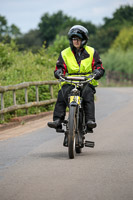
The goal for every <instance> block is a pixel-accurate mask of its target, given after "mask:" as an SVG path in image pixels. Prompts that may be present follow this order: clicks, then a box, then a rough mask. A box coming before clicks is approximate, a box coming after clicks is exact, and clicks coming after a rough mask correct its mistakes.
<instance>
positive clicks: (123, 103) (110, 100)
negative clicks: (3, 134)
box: [0, 88, 133, 200]
mask: <svg viewBox="0 0 133 200" xmlns="http://www.w3.org/2000/svg"><path fill="white" fill-rule="evenodd" d="M96 118H97V124H98V126H97V128H96V129H95V131H94V133H93V134H87V136H86V139H87V140H92V141H95V148H94V149H91V148H87V147H86V148H84V149H83V152H82V153H81V154H80V155H76V157H75V159H69V158H68V154H67V148H65V147H63V145H62V143H63V137H64V136H63V134H61V133H56V132H55V130H53V129H50V128H48V127H47V126H44V127H41V128H39V127H40V126H38V129H36V130H34V131H32V132H28V133H27V134H21V135H20V136H17V137H13V138H8V139H6V140H1V141H0V200H57V199H58V200H133V88H97V101H96ZM33 123H35V122H33ZM29 128H30V127H29Z"/></svg>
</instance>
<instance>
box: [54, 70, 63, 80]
mask: <svg viewBox="0 0 133 200" xmlns="http://www.w3.org/2000/svg"><path fill="white" fill-rule="evenodd" d="M61 74H62V69H58V70H57V71H55V73H54V76H55V78H57V79H59V78H60V75H61Z"/></svg>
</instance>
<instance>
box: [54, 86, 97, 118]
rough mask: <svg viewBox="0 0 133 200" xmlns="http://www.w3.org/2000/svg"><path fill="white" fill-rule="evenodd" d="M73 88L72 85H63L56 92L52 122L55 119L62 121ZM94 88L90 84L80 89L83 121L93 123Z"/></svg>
mask: <svg viewBox="0 0 133 200" xmlns="http://www.w3.org/2000/svg"><path fill="white" fill-rule="evenodd" d="M73 88H74V86H73V85H70V84H65V85H63V87H62V89H61V90H59V92H58V98H57V102H56V104H55V109H54V114H53V121H55V120H56V119H59V118H60V119H61V120H64V118H65V115H66V107H67V106H68V96H69V94H70V92H71V90H72V89H73ZM95 92H96V91H95V88H94V87H93V86H92V85H91V84H88V83H87V84H86V85H84V87H83V88H82V89H81V96H82V98H83V108H84V111H85V121H86V122H87V121H88V120H93V121H95V104H94V93H95Z"/></svg>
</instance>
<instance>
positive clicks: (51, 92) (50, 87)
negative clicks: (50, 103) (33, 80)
mask: <svg viewBox="0 0 133 200" xmlns="http://www.w3.org/2000/svg"><path fill="white" fill-rule="evenodd" d="M49 89H50V94H51V98H52V99H53V97H54V95H53V86H52V85H50V86H49Z"/></svg>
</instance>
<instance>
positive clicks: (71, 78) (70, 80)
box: [59, 74, 95, 84]
mask: <svg viewBox="0 0 133 200" xmlns="http://www.w3.org/2000/svg"><path fill="white" fill-rule="evenodd" d="M94 78H95V74H91V75H89V76H62V75H60V79H59V80H60V81H61V82H64V81H65V82H68V83H74V84H78V83H82V84H84V83H87V82H91V81H92V80H93V79H94ZM75 81H76V82H75ZM77 81H78V82H77Z"/></svg>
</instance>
